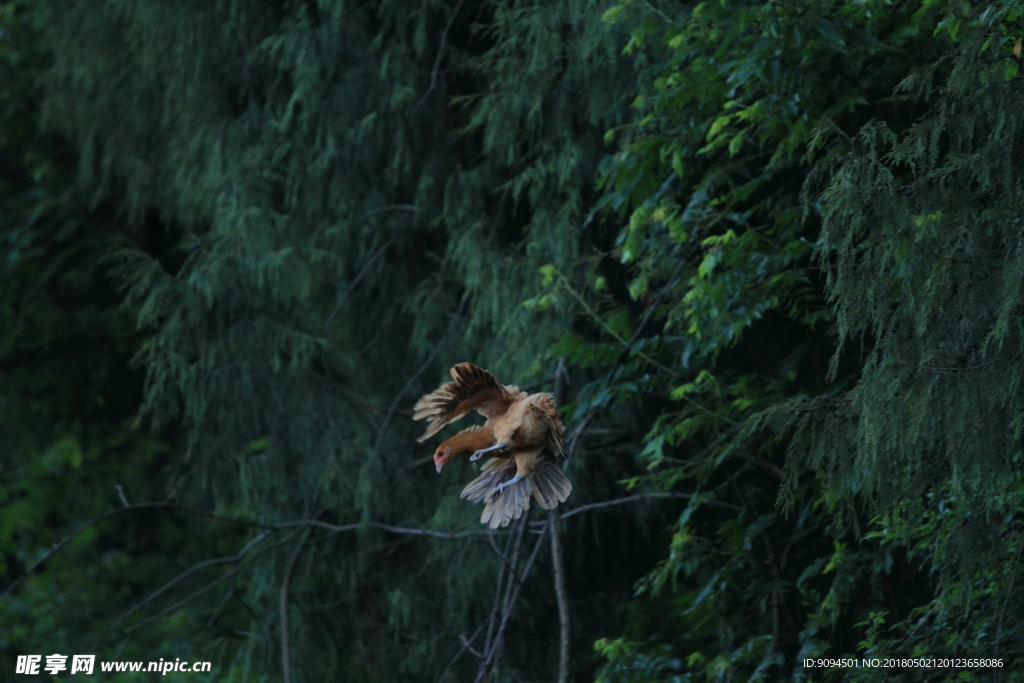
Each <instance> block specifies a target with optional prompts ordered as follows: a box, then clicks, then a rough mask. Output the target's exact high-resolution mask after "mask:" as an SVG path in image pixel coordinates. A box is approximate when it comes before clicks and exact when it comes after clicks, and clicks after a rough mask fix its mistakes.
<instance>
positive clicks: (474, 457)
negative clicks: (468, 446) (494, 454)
mask: <svg viewBox="0 0 1024 683" xmlns="http://www.w3.org/2000/svg"><path fill="white" fill-rule="evenodd" d="M505 445H506V444H503V443H496V444H494V445H493V446H491V447H490V448H481V449H480V450H478V451H473V455H471V456H469V459H470V460H479V459H480V458H481V456H483V454H484V453H490V452H491V451H500V450H501V449H502V448H504V447H505Z"/></svg>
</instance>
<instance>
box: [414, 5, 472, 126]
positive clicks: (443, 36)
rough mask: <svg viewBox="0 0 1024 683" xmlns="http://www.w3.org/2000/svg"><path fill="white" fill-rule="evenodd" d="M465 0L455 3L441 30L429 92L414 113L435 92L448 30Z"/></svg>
mask: <svg viewBox="0 0 1024 683" xmlns="http://www.w3.org/2000/svg"><path fill="white" fill-rule="evenodd" d="M462 2H463V0H459V1H458V2H457V3H455V8H454V9H452V13H451V15H450V16H449V17H448V23H447V24H445V25H444V30H443V31H442V32H441V41H440V42H439V43H438V45H437V56H435V57H434V68H433V69H431V71H430V87H429V88H427V92H425V93H423V97H421V98H420V101H419V102H417V103H416V106H415V107H413V108H412V113H413V114H415V113H416V110H417V109H419V108H420V106H422V105H423V103H424V102H426V101H427V98H428V97H430V93H432V92H434V88H436V87H437V70H438V69H439V68H440V67H441V57H442V56H443V55H444V46H445V43H447V42H448V31H450V30H451V28H452V24H453V23H454V22H455V15H457V14H458V13H459V9H460V8H461V7H462Z"/></svg>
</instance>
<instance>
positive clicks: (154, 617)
mask: <svg viewBox="0 0 1024 683" xmlns="http://www.w3.org/2000/svg"><path fill="white" fill-rule="evenodd" d="M294 535H295V532H293V533H291V534H288V535H287V536H286V537H285V538H282V539H281V540H280V541H278V542H277V543H274V544H273V545H269V546H267V547H265V548H263V549H262V551H260V552H256V553H253V554H251V555H248V556H247V557H243V558H242V559H240V560H239V561H238V564H236V565H235V566H234V567H232V568H231V569H230V570H229V571H227V572H225V573H224V574H221V575H220V576H219V577H217V578H216V579H214V580H213V581H211V582H210V583H208V584H206V585H205V586H203V587H202V588H200V589H199V590H197V591H195V592H193V593H191V594H190V595H186V596H185V597H184V598H182V599H181V600H179V601H178V602H176V603H174V604H173V605H171V606H169V607H166V608H164V609H162V610H160V611H159V612H157V613H156V614H154V615H152V616H150V617H146V618H145V619H143V620H142V621H140V622H138V623H137V624H133V625H132V626H130V627H128V628H126V629H125V630H124V631H123V633H124V634H125V635H129V634H131V633H134V632H135V631H138V630H139V629H140V628H143V627H145V626H148V625H150V624H152V623H153V622H154V621H159V620H160V619H163V618H164V617H166V616H168V615H170V614H174V613H175V612H177V611H178V610H180V609H181V608H182V607H184V606H185V605H187V604H188V603H190V602H192V601H193V600H195V599H196V598H198V597H200V596H202V595H205V594H206V593H207V592H209V591H210V590H212V589H214V588H216V587H217V586H219V585H220V584H222V583H224V582H225V581H227V580H228V579H230V578H232V577H233V576H235V575H236V574H238V573H239V572H240V571H241V570H242V567H244V566H245V565H246V564H247V563H248V562H249V561H250V560H251V559H252V558H254V557H258V556H259V555H262V554H263V553H265V552H267V551H270V550H273V549H275V548H280V547H281V546H282V545H284V544H286V543H287V542H288V541H290V540H291V539H292V537H293V536H294Z"/></svg>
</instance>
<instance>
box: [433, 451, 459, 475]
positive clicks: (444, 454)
mask: <svg viewBox="0 0 1024 683" xmlns="http://www.w3.org/2000/svg"><path fill="white" fill-rule="evenodd" d="M454 457H455V454H454V453H452V447H451V446H438V447H437V450H436V451H434V467H436V468H437V471H438V472H440V471H441V468H442V467H444V466H445V465H447V464H448V463H449V462H451V461H452V459H453V458H454Z"/></svg>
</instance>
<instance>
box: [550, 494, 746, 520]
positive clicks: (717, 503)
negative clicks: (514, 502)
mask: <svg viewBox="0 0 1024 683" xmlns="http://www.w3.org/2000/svg"><path fill="white" fill-rule="evenodd" d="M641 498H682V499H683V500H689V499H690V498H693V495H692V494H689V493H670V492H666V493H660V492H651V493H638V494H636V495H634V496H626V497H625V498H613V499H611V500H603V501H601V502H599V503H588V504H587V505H581V506H579V507H576V508H573V509H572V510H569V511H568V512H566V513H564V514H563V515H562V519H567V518H569V517H572V516H573V515H578V514H580V513H581V512H589V511H590V510H599V509H601V508H606V507H611V506H612V505H622V504H623V503H630V502H632V501H634V500H640V499H641ZM706 504H707V505H712V506H714V507H720V508H723V509H726V510H733V511H735V512H739V511H740V510H742V509H743V508H741V507H740V506H739V505H733V504H732V503H725V502H723V501H720V500H709V501H708V502H707V503H706ZM541 523H543V522H539V523H538V522H535V524H541Z"/></svg>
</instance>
